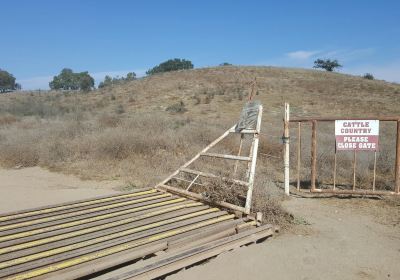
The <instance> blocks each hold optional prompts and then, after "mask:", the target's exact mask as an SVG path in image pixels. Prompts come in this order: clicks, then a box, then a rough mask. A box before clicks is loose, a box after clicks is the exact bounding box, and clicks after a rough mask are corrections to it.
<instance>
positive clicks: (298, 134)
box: [297, 122, 301, 191]
mask: <svg viewBox="0 0 400 280" xmlns="http://www.w3.org/2000/svg"><path fill="white" fill-rule="evenodd" d="M300 168H301V122H298V130H297V190H298V191H300Z"/></svg>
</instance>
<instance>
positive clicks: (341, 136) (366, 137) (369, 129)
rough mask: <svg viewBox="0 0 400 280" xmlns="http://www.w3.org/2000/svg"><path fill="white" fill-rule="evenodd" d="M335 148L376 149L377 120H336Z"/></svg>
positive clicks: (346, 149)
mask: <svg viewBox="0 0 400 280" xmlns="http://www.w3.org/2000/svg"><path fill="white" fill-rule="evenodd" d="M335 136H336V149H337V150H338V151H350V150H360V151H377V150H378V144H379V121H378V120H336V121H335Z"/></svg>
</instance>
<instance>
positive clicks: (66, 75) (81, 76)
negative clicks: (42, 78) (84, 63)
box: [49, 68, 94, 91]
mask: <svg viewBox="0 0 400 280" xmlns="http://www.w3.org/2000/svg"><path fill="white" fill-rule="evenodd" d="M49 86H50V88H51V89H54V90H59V89H63V90H83V91H90V90H91V89H92V88H94V79H93V78H92V77H91V76H90V75H89V72H87V71H85V72H80V73H74V72H73V71H72V70H71V69H69V68H64V69H62V70H61V73H60V74H59V75H57V76H54V78H53V80H52V81H51V82H50V83H49Z"/></svg>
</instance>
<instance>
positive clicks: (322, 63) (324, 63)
mask: <svg viewBox="0 0 400 280" xmlns="http://www.w3.org/2000/svg"><path fill="white" fill-rule="evenodd" d="M341 67H343V66H342V65H340V64H339V62H338V61H337V59H335V60H330V59H320V58H318V59H317V60H315V61H314V68H321V69H325V70H326V71H328V72H333V71H334V70H335V68H341Z"/></svg>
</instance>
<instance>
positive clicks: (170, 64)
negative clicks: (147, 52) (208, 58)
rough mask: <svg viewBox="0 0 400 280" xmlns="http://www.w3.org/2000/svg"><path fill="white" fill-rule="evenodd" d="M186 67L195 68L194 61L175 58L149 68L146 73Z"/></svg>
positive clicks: (150, 73) (151, 73)
mask: <svg viewBox="0 0 400 280" xmlns="http://www.w3.org/2000/svg"><path fill="white" fill-rule="evenodd" d="M185 69H193V63H192V62H191V61H190V60H186V59H179V58H175V59H169V60H167V61H164V62H162V63H160V64H159V65H157V66H155V67H153V68H151V69H149V70H148V71H147V72H146V74H147V75H153V74H156V73H163V72H169V71H177V70H185Z"/></svg>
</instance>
